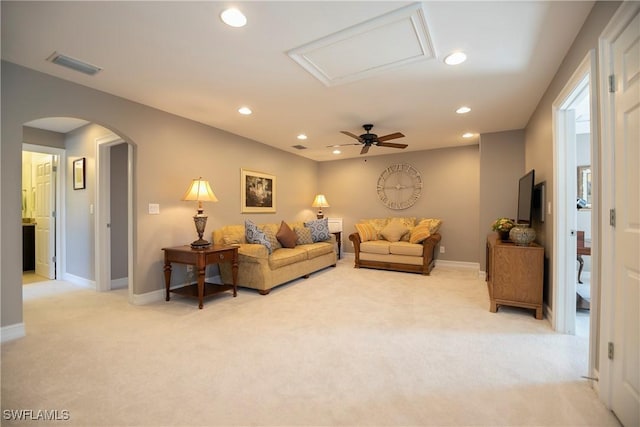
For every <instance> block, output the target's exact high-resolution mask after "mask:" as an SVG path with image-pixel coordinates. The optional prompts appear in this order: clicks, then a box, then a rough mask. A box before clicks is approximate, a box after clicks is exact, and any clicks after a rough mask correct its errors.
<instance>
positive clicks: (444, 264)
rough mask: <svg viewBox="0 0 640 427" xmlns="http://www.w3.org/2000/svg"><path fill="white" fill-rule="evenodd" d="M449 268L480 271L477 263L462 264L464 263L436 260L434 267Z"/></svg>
mask: <svg viewBox="0 0 640 427" xmlns="http://www.w3.org/2000/svg"><path fill="white" fill-rule="evenodd" d="M437 266H440V267H451V268H465V269H469V270H480V264H479V263H477V262H464V261H448V260H444V259H437V260H436V267H437Z"/></svg>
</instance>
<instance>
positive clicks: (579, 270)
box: [578, 255, 584, 284]
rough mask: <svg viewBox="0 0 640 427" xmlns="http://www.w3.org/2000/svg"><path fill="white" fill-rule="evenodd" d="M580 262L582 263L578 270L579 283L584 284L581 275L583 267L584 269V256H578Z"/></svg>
mask: <svg viewBox="0 0 640 427" xmlns="http://www.w3.org/2000/svg"><path fill="white" fill-rule="evenodd" d="M578 262H579V263H580V268H578V283H580V284H582V281H581V280H580V275H582V267H584V259H582V255H578Z"/></svg>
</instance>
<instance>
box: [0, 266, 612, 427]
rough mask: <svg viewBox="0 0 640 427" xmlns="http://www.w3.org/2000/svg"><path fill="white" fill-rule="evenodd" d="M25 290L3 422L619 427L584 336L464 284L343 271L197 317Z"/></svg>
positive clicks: (251, 295) (455, 276)
mask: <svg viewBox="0 0 640 427" xmlns="http://www.w3.org/2000/svg"><path fill="white" fill-rule="evenodd" d="M47 286H56V287H57V288H58V289H56V290H55V291H53V290H52V289H51V288H49V289H47V288H46V287H47ZM38 287H40V288H41V289H40V290H38V289H37V288H38ZM28 289H29V290H30V291H31V290H32V291H31V295H26V294H25V303H24V320H25V324H26V329H27V337H25V338H22V339H19V340H16V341H13V342H9V343H6V344H4V345H3V346H2V409H3V414H4V410H7V409H34V410H37V409H47V410H55V409H57V410H60V411H62V410H67V411H69V414H70V420H69V421H64V422H63V421H57V422H55V425H65V426H67V425H74V426H171V425H175V426H215V425H242V426H311V425H313V426H321V425H322V426H325V425H326V426H333V425H336V426H338V425H345V426H346V425H348V426H356V425H357V426H362V425H368V426H418V425H420V426H498V425H500V426H616V425H618V423H617V421H616V419H615V417H613V415H611V413H610V412H609V411H608V410H607V409H606V408H605V407H604V406H603V405H602V404H601V403H600V402H599V400H598V399H597V396H596V394H595V392H594V391H593V390H592V389H591V388H590V386H589V384H588V382H587V381H585V380H583V379H581V378H580V376H581V375H585V374H586V369H587V368H586V365H587V346H588V342H587V339H586V338H581V337H576V336H569V335H561V334H557V333H554V332H553V331H552V330H551V328H550V326H549V324H548V322H547V321H539V320H535V319H534V317H533V311H527V310H521V309H515V308H514V309H510V308H501V309H500V310H499V311H498V313H495V314H493V313H490V312H489V310H488V308H489V300H488V294H487V288H486V284H485V282H483V281H481V280H478V278H477V272H474V271H469V270H455V269H447V268H442V267H438V268H436V269H435V270H434V271H433V273H432V275H431V276H428V277H427V276H421V275H416V274H408V273H396V272H385V271H375V270H367V269H359V270H356V269H354V268H352V261H350V260H348V259H345V260H341V261H340V262H339V264H338V267H337V268H329V269H325V270H323V271H321V272H319V273H315V274H313V275H312V276H311V278H309V279H307V280H303V279H301V280H297V281H295V282H292V283H291V284H288V285H285V286H282V287H279V288H277V289H275V290H273V291H272V292H271V294H270V295H267V296H260V295H258V294H257V292H254V291H249V290H241V291H240V292H239V294H238V297H237V298H232V297H231V296H230V294H228V295H220V296H216V297H213V298H212V299H208V300H207V301H205V306H204V309H203V310H198V309H197V301H196V300H192V299H183V298H180V297H178V296H174V297H172V301H170V302H164V301H162V302H158V303H154V304H151V305H147V306H133V305H129V304H128V303H127V301H126V298H127V294H126V290H118V291H114V292H110V293H96V292H95V291H92V290H87V289H82V288H77V287H75V286H72V285H68V284H64V283H61V282H54V283H53V284H52V282H45V283H43V284H34V285H30V286H27V287H24V291H25V293H27V290H28ZM2 425H3V426H4V425H12V423H11V422H9V421H7V420H6V419H5V420H3V422H2ZM26 425H45V424H37V423H36V422H30V423H26Z"/></svg>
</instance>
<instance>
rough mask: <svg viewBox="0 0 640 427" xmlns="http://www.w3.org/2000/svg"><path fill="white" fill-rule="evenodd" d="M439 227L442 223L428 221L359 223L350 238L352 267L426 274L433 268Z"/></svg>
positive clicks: (394, 220) (439, 221) (402, 220)
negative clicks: (353, 262)
mask: <svg viewBox="0 0 640 427" xmlns="http://www.w3.org/2000/svg"><path fill="white" fill-rule="evenodd" d="M441 224H442V221H441V220H439V219H431V218H426V219H422V220H416V218H395V217H390V218H376V219H367V220H362V221H360V222H359V223H358V224H356V230H357V231H356V232H355V233H353V234H351V235H350V236H349V240H351V241H352V242H353V247H354V250H355V265H354V267H355V268H360V267H367V268H378V269H384V270H396V271H406V272H413V273H422V274H424V275H428V274H430V273H431V270H432V269H433V267H434V266H435V259H436V255H437V252H438V246H439V243H440V240H441V236H440V234H439V233H438V231H439V229H440V225H441Z"/></svg>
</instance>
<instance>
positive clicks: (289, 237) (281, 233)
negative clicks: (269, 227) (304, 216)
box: [276, 221, 298, 248]
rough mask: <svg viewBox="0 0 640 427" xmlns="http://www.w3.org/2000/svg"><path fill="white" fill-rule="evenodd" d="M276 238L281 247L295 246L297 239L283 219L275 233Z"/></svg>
mask: <svg viewBox="0 0 640 427" xmlns="http://www.w3.org/2000/svg"><path fill="white" fill-rule="evenodd" d="M276 238H277V239H278V241H279V242H280V244H281V245H282V247H283V248H295V247H296V240H298V236H297V235H296V233H295V232H294V231H293V230H292V229H291V228H290V227H289V226H288V225H287V223H286V222H284V221H282V222H281V223H280V229H279V230H278V232H277V233H276Z"/></svg>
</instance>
